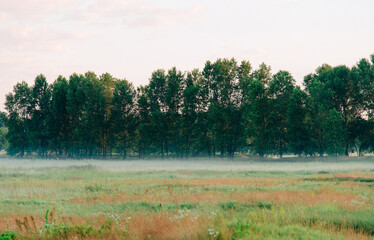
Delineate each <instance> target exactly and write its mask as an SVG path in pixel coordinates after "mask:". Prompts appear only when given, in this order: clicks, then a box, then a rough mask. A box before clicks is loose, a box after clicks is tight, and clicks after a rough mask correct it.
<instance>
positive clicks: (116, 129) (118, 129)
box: [111, 79, 136, 159]
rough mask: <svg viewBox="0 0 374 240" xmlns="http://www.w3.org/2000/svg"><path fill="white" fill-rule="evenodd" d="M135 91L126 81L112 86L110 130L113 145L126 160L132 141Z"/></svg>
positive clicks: (134, 126)
mask: <svg viewBox="0 0 374 240" xmlns="http://www.w3.org/2000/svg"><path fill="white" fill-rule="evenodd" d="M135 94H136V92H135V89H134V87H133V85H132V84H131V83H129V82H128V81H127V80H126V79H124V80H117V81H116V82H115V85H114V92H113V100H112V111H111V122H112V124H113V126H112V128H111V130H112V131H113V134H114V137H115V143H116V144H115V145H116V147H118V148H119V149H120V152H122V156H123V159H126V157H127V152H128V148H129V146H131V142H132V141H133V139H134V134H135V128H136V122H135V102H134V100H135Z"/></svg>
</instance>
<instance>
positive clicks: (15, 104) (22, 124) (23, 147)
mask: <svg viewBox="0 0 374 240" xmlns="http://www.w3.org/2000/svg"><path fill="white" fill-rule="evenodd" d="M31 106H32V90H31V88H30V87H29V86H28V84H27V83H26V82H21V83H17V84H16V85H15V86H14V88H13V92H12V93H9V94H8V95H7V96H6V102H5V109H6V110H7V112H8V116H7V119H6V121H5V125H6V127H7V128H8V134H7V139H8V142H9V147H8V149H7V152H8V154H10V155H18V156H20V157H23V156H24V155H25V153H26V152H27V153H30V152H31V146H30V145H31V141H30V140H31V139H30V121H31V114H30V109H31Z"/></svg>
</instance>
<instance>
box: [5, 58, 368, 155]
mask: <svg viewBox="0 0 374 240" xmlns="http://www.w3.org/2000/svg"><path fill="white" fill-rule="evenodd" d="M373 111H374V55H372V56H371V58H370V60H368V59H361V60H359V61H358V62H357V64H356V65H354V66H352V67H348V66H345V65H340V66H335V67H333V66H330V65H328V64H323V65H321V66H320V67H318V68H317V69H316V70H315V72H314V73H311V74H309V75H307V76H305V77H304V80H303V83H302V85H301V86H298V85H297V84H296V81H295V79H294V78H293V77H292V75H291V73H289V72H288V71H278V72H276V73H275V74H273V73H272V72H271V67H270V66H268V65H266V64H264V63H262V64H261V65H260V66H259V67H258V68H257V69H253V68H252V66H251V64H250V62H248V61H242V62H240V63H239V62H237V61H236V60H235V59H217V60H216V61H215V62H211V61H207V62H206V63H205V66H204V68H203V69H202V70H199V69H194V70H192V71H188V72H182V71H179V70H178V69H176V68H175V67H174V68H171V69H169V70H167V71H165V70H163V69H159V70H156V71H154V72H153V73H152V75H151V77H150V79H149V83H148V84H147V85H144V86H139V87H135V86H134V85H133V84H132V83H131V82H129V81H128V80H126V79H117V78H115V77H113V76H112V75H110V74H109V73H105V74H102V75H100V76H98V75H96V74H95V73H94V72H87V73H85V74H77V73H73V74H72V75H70V76H69V77H68V78H65V77H63V76H59V77H58V78H57V79H56V80H55V81H54V82H53V83H50V84H49V83H48V82H47V80H46V78H45V76H44V75H42V74H40V75H38V76H37V77H36V78H35V81H34V84H33V85H32V86H30V85H28V84H27V83H26V82H25V81H23V82H19V83H17V84H16V85H15V86H14V88H13V91H12V92H11V93H9V94H8V95H7V96H6V103H5V112H2V113H1V123H0V126H1V128H0V142H1V144H0V148H2V149H5V150H6V151H7V154H9V155H14V156H19V157H26V156H31V155H33V154H34V155H38V156H39V157H41V158H109V157H117V158H123V159H125V158H127V157H129V156H131V157H139V158H145V157H165V158H167V157H173V158H187V157H195V156H222V157H234V155H235V154H247V155H257V156H259V157H264V156H269V155H272V156H280V157H282V156H284V155H285V154H294V155H305V156H313V155H317V156H323V155H326V154H328V155H349V154H351V153H353V152H355V153H357V155H359V156H360V155H362V153H363V152H371V151H372V149H373V146H374V116H373Z"/></svg>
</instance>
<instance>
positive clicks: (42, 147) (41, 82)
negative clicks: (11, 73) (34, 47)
mask: <svg viewBox="0 0 374 240" xmlns="http://www.w3.org/2000/svg"><path fill="white" fill-rule="evenodd" d="M50 102H51V89H50V87H49V85H48V83H47V80H46V78H45V77H44V75H42V74H40V75H38V76H37V77H36V78H35V83H34V87H33V88H32V105H31V134H32V138H33V144H34V148H35V149H36V150H37V151H38V153H39V155H40V156H42V157H45V156H46V155H47V153H48V142H49V136H50V135H49V132H48V131H49V126H48V124H49V122H48V120H49V119H48V118H49V115H50Z"/></svg>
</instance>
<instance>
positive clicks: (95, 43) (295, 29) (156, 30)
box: [0, 0, 374, 110]
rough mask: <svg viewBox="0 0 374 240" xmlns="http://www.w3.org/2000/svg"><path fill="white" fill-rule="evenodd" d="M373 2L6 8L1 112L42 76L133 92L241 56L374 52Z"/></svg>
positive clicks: (0, 3) (0, 15) (2, 3)
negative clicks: (107, 81) (125, 85)
mask: <svg viewBox="0 0 374 240" xmlns="http://www.w3.org/2000/svg"><path fill="white" fill-rule="evenodd" d="M373 11H374V1H373V0H303V1H302V0H199V1H198V0H185V1H182V0H122V1H121V0H53V1H51V0H0V84H1V85H0V86H1V88H0V110H2V109H3V104H4V102H5V94H6V93H8V92H10V91H12V88H13V86H14V85H15V84H16V83H17V82H20V81H22V80H25V81H26V82H28V83H30V84H32V83H33V81H34V79H35V77H36V76H37V75H38V74H40V73H43V74H45V75H46V77H47V80H48V81H49V82H50V83H51V82H53V81H54V80H55V79H56V78H57V76H58V75H60V74H61V75H64V76H66V77H68V76H69V75H70V74H72V73H73V72H77V73H85V72H87V71H94V72H95V73H97V74H98V75H100V74H102V73H104V72H109V73H110V74H112V75H113V76H114V77H117V78H126V79H128V80H129V81H131V82H133V83H134V84H135V86H138V85H140V84H147V83H148V79H149V77H150V76H151V73H152V71H154V70H156V69H158V68H164V69H168V68H171V67H173V66H176V67H177V68H178V69H180V70H182V71H187V70H192V69H193V68H200V69H202V68H203V66H204V62H205V61H206V60H212V61H214V60H216V59H217V58H223V57H228V58H231V57H234V58H236V59H237V60H238V61H241V60H249V61H250V62H251V63H252V66H253V67H254V68H257V67H258V65H259V64H260V63H261V62H265V63H266V64H268V65H271V67H272V69H273V73H275V72H276V71H278V70H280V69H282V70H288V71H290V72H291V73H292V75H293V76H294V77H295V79H296V80H297V82H298V83H299V84H300V83H301V82H302V79H303V77H304V76H305V75H306V74H308V73H311V72H313V71H314V70H315V69H316V68H317V67H318V66H319V65H321V64H322V63H329V64H331V65H339V64H346V65H348V66H352V65H354V64H356V63H357V61H358V60H359V59H360V58H369V56H370V54H373V53H374V14H373Z"/></svg>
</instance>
